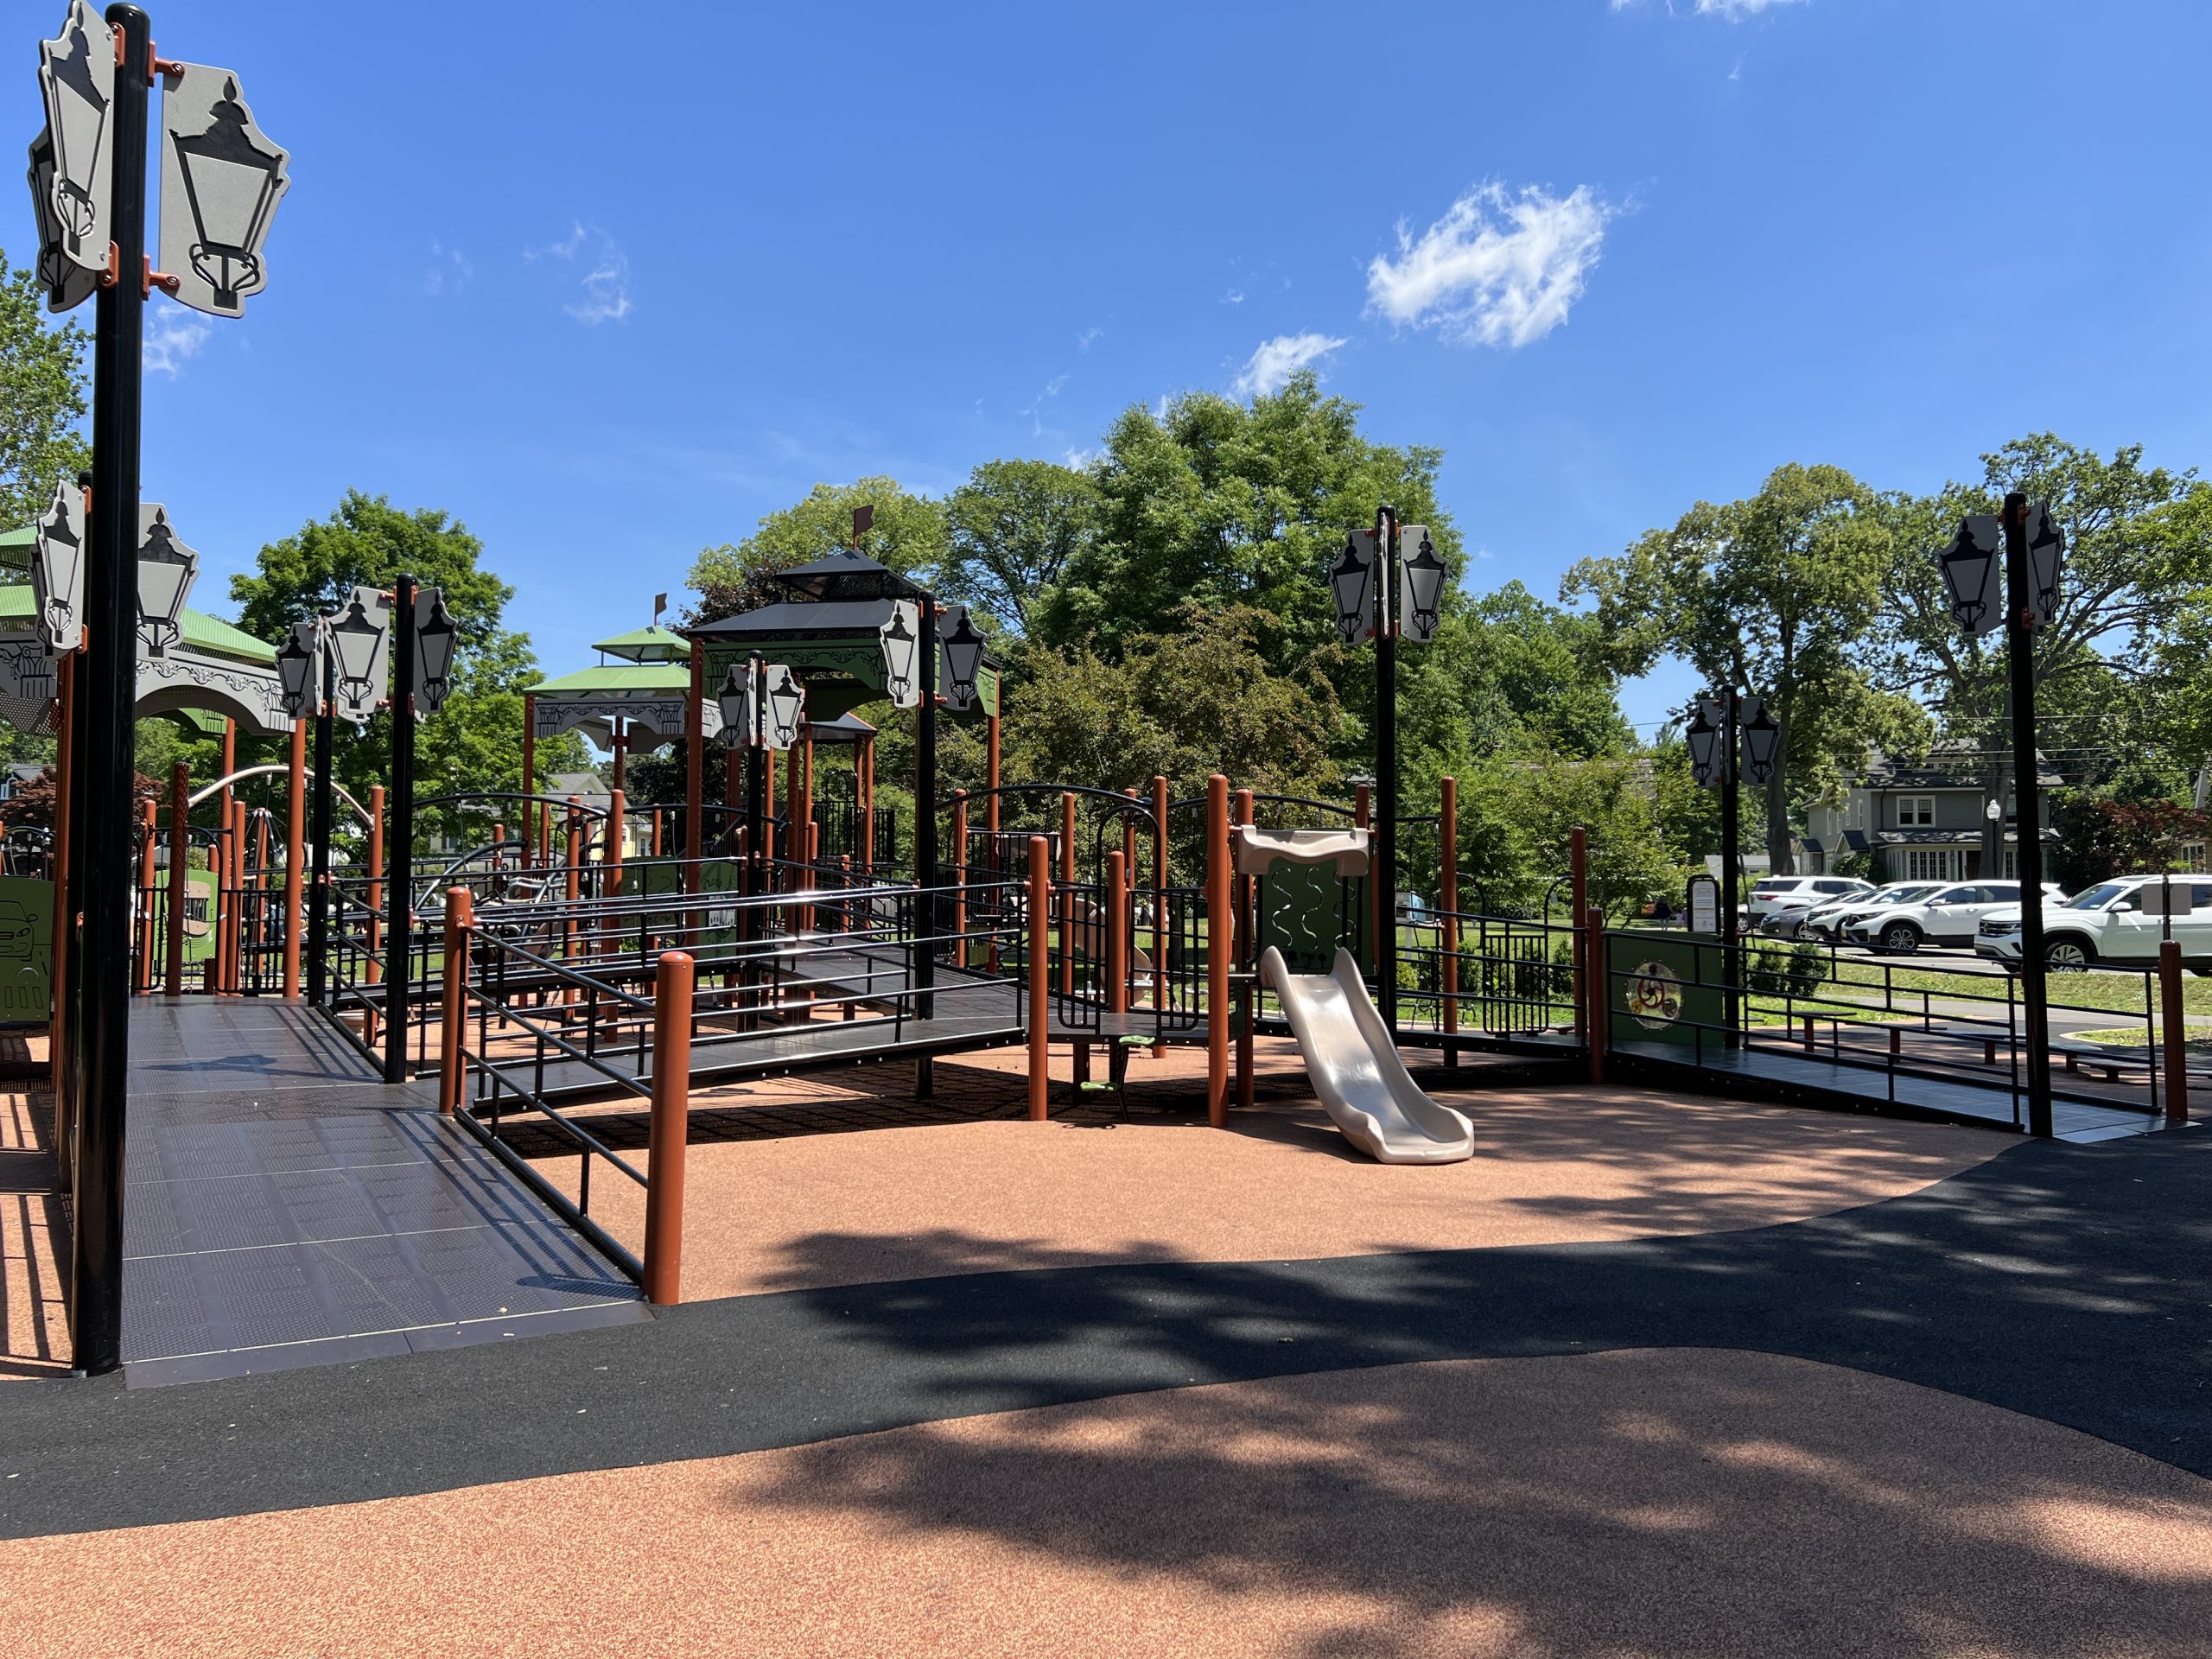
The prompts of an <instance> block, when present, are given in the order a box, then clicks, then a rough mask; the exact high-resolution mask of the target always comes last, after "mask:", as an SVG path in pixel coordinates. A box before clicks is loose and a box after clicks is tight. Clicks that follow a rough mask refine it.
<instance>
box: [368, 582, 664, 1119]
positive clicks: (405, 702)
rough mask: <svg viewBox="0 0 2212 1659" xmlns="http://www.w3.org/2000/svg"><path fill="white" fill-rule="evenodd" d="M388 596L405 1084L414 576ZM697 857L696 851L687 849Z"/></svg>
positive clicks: (398, 1017)
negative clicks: (389, 608) (389, 604)
mask: <svg viewBox="0 0 2212 1659" xmlns="http://www.w3.org/2000/svg"><path fill="white" fill-rule="evenodd" d="M391 587H392V593H391V841H390V842H389V843H388V844H387V845H386V846H385V855H384V861H385V872H386V874H385V909H386V912H387V916H386V919H385V968H384V1080H385V1082H386V1083H404V1082H406V1081H407V1016H408V1007H407V1003H408V996H409V994H410V990H411V989H412V987H411V986H410V983H409V980H408V973H409V969H410V951H409V949H408V947H409V946H410V944H412V943H413V935H414V920H415V912H414V897H415V578H414V577H412V576H402V577H400V578H399V579H398V580H397V582H393V583H392V585H391ZM687 850H689V851H690V852H691V854H692V855H693V856H696V849H687Z"/></svg>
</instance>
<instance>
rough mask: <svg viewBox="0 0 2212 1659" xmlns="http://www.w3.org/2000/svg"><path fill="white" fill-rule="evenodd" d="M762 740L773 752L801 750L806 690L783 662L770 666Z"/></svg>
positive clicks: (763, 711)
mask: <svg viewBox="0 0 2212 1659" xmlns="http://www.w3.org/2000/svg"><path fill="white" fill-rule="evenodd" d="M761 713H762V715H763V719H762V721H761V730H760V739H761V741H762V743H763V744H764V745H765V746H766V747H769V748H772V749H793V748H797V747H798V728H799V722H800V721H803V720H804V719H805V718H806V687H805V685H804V683H801V681H800V679H799V677H798V675H796V674H794V673H792V672H791V670H790V669H788V668H786V667H785V666H784V664H781V663H771V664H768V695H767V696H766V699H764V700H763V702H762V707H761Z"/></svg>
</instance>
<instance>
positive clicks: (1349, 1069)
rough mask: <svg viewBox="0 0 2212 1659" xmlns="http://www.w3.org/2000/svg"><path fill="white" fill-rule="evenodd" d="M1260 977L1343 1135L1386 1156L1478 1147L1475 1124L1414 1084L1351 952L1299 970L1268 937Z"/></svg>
mask: <svg viewBox="0 0 2212 1659" xmlns="http://www.w3.org/2000/svg"><path fill="white" fill-rule="evenodd" d="M1260 981H1261V982H1262V984H1264V985H1266V986H1268V987H1269V988H1271V989H1273V990H1274V994H1275V995H1276V996H1277V997H1278V998H1279V999H1280V1000H1281V1003H1282V1011H1283V1014H1284V1016H1285V1017H1286V1018H1287V1019H1288V1020H1289V1021H1290V1028H1291V1030H1292V1031H1294V1033H1297V1036H1298V1046H1299V1047H1300V1049H1301V1050H1302V1051H1303V1052H1305V1055H1306V1071H1307V1073H1308V1075H1310V1076H1311V1077H1313V1092H1314V1093H1316V1094H1318V1095H1319V1096H1320V1097H1321V1104H1322V1105H1324V1106H1325V1107H1326V1108H1328V1111H1329V1116H1331V1117H1332V1119H1334V1120H1335V1122H1336V1125H1337V1127H1338V1128H1339V1129H1342V1130H1343V1131H1344V1139H1345V1140H1347V1141H1351V1143H1352V1145H1354V1146H1355V1147H1358V1148H1359V1149H1360V1150H1361V1151H1362V1152H1363V1153H1365V1154H1367V1155H1368V1156H1369V1157H1370V1158H1372V1159H1375V1160H1376V1161H1378V1162H1380V1163H1385V1164H1456V1163H1459V1162H1462V1161H1463V1160H1466V1159H1469V1158H1471V1157H1473V1156H1474V1155H1475V1127H1474V1125H1473V1124H1472V1123H1471V1122H1468V1120H1467V1118H1466V1117H1465V1116H1464V1115H1463V1114H1461V1113H1459V1112H1455V1111H1453V1110H1452V1109H1451V1108H1450V1107H1449V1106H1440V1105H1438V1104H1437V1103H1435V1102H1434V1101H1433V1100H1431V1099H1430V1098H1429V1097H1428V1096H1427V1095H1424V1094H1423V1093H1421V1090H1419V1089H1417V1088H1415V1087H1414V1080H1413V1078H1412V1077H1411V1076H1410V1075H1409V1074H1408V1072H1407V1071H1406V1067H1405V1062H1404V1061H1402V1060H1401V1059H1400V1058H1398V1046H1397V1045H1396V1044H1395V1043H1393V1042H1392V1041H1391V1040H1390V1033H1389V1030H1388V1028H1387V1027H1384V1025H1383V1016H1382V1015H1381V1014H1377V1013H1376V1011H1375V1004H1374V1003H1373V1002H1372V1001H1370V1000H1369V999H1368V995H1367V984H1366V982H1365V981H1363V979H1361V977H1360V975H1359V964H1358V963H1357V962H1355V961H1353V960H1352V956H1351V951H1349V950H1342V949H1339V950H1338V951H1337V959H1336V964H1335V966H1334V968H1333V969H1332V971H1331V972H1329V973H1325V974H1294V973H1292V972H1291V971H1290V969H1289V967H1288V966H1287V964H1286V963H1284V961H1283V959H1282V952H1281V951H1280V950H1276V949H1275V947H1274V946H1273V945H1269V946H1268V950H1267V954H1266V955H1264V956H1262V957H1261V958H1260Z"/></svg>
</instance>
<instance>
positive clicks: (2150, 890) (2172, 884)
mask: <svg viewBox="0 0 2212 1659" xmlns="http://www.w3.org/2000/svg"><path fill="white" fill-rule="evenodd" d="M2136 896H2137V897H2138V898H2139V899H2141V900H2142V903H2143V913H2144V914H2145V916H2186V915H2188V914H2189V913H2190V884H2189V882H2187V881H2186V880H2182V881H2146V882H2145V883H2144V884H2143V887H2142V891H2141V892H2140V893H2138V894H2137V895H2136Z"/></svg>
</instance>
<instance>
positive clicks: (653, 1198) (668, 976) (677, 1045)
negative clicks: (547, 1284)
mask: <svg viewBox="0 0 2212 1659" xmlns="http://www.w3.org/2000/svg"><path fill="white" fill-rule="evenodd" d="M696 971H697V970H696V967H695V965H694V963H693V962H692V960H691V958H690V957H689V956H686V955H685V954H684V953H683V951H681V950H664V951H663V952H662V953H661V957H660V962H659V964H658V968H657V969H656V970H655V973H654V976H653V1104H652V1124H651V1127H650V1128H648V1129H647V1130H646V1135H645V1144H646V1150H647V1153H648V1155H649V1156H650V1159H651V1162H650V1164H649V1166H647V1168H646V1171H645V1300H647V1301H649V1302H651V1303H652V1305H653V1306H655V1307H672V1306H675V1305H676V1304H677V1303H678V1302H680V1301H682V1300H683V1151H684V1144H685V1142H686V1141H687V1140H688V1138H689V1136H690V1128H691V993H692V987H693V984H694V982H695V979H696Z"/></svg>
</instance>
